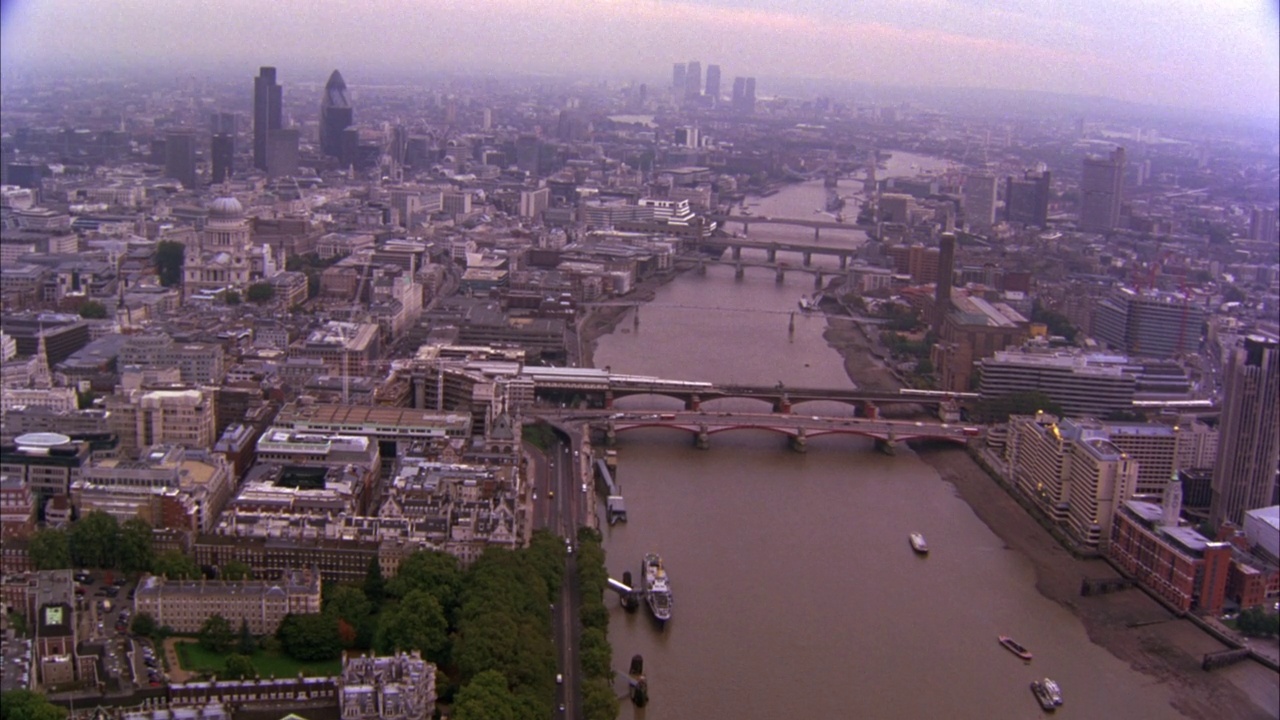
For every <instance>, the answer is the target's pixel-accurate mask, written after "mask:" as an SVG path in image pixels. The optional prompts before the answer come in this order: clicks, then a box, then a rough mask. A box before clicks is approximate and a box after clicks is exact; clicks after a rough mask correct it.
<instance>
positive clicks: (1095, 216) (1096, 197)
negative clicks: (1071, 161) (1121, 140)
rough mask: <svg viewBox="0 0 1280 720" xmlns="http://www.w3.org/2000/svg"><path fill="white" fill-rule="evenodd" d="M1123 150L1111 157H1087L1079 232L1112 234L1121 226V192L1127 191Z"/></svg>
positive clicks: (1082, 186)
mask: <svg viewBox="0 0 1280 720" xmlns="http://www.w3.org/2000/svg"><path fill="white" fill-rule="evenodd" d="M1124 166H1125V161H1124V148H1122V147H1118V148H1116V149H1115V150H1114V151H1112V153H1111V155H1110V157H1105V158H1099V157H1087V158H1085V159H1084V163H1083V166H1082V168H1081V172H1080V229H1081V230H1084V231H1086V232H1110V231H1111V230H1114V229H1115V228H1116V226H1117V225H1119V224H1120V200H1121V194H1122V193H1121V191H1122V190H1123V189H1124Z"/></svg>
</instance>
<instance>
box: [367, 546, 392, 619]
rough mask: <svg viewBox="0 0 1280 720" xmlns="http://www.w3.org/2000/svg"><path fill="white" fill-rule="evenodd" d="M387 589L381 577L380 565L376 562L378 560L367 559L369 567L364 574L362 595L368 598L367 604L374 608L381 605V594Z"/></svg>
mask: <svg viewBox="0 0 1280 720" xmlns="http://www.w3.org/2000/svg"><path fill="white" fill-rule="evenodd" d="M386 589H387V581H386V580H384V579H383V577H382V565H381V564H380V563H379V562H378V558H377V557H376V556H375V557H371V558H369V566H368V567H367V568H366V569H365V573H364V595H365V597H367V598H369V602H371V603H373V605H374V607H377V606H379V605H381V604H382V597H383V594H384V593H385V592H386Z"/></svg>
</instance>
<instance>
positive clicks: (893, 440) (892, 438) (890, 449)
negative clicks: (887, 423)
mask: <svg viewBox="0 0 1280 720" xmlns="http://www.w3.org/2000/svg"><path fill="white" fill-rule="evenodd" d="M897 444H898V440H897V435H896V434H895V433H894V432H893V429H892V428H891V429H890V430H889V437H887V438H885V439H883V440H880V439H877V440H876V449H877V450H879V451H880V452H882V453H884V454H885V455H894V454H896V453H897V451H896V450H895V449H894V448H895V446H896V445H897Z"/></svg>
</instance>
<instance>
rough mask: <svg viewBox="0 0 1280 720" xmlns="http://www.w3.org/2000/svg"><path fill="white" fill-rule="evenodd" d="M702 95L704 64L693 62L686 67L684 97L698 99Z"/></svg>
mask: <svg viewBox="0 0 1280 720" xmlns="http://www.w3.org/2000/svg"><path fill="white" fill-rule="evenodd" d="M700 95H702V63H700V62H698V61H697V60H691V61H689V63H688V64H686V65H685V72H684V96H685V97H687V98H696V97H699V96H700Z"/></svg>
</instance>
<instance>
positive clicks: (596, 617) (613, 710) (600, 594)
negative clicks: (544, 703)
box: [576, 527, 618, 720]
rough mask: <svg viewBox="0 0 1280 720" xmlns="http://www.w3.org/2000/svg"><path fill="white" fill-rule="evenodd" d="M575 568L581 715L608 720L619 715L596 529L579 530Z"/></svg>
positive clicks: (604, 577) (601, 553)
mask: <svg viewBox="0 0 1280 720" xmlns="http://www.w3.org/2000/svg"><path fill="white" fill-rule="evenodd" d="M577 571H578V572H577V578H576V580H577V582H578V590H579V594H580V595H581V596H582V608H581V618H582V634H581V636H580V637H579V641H578V646H579V647H578V649H579V653H580V657H581V658H582V674H583V682H582V705H583V714H584V715H586V717H587V720H609V719H611V718H616V717H617V716H618V698H617V696H616V695H614V694H613V649H612V647H611V646H610V645H609V610H608V609H607V608H606V607H605V606H604V595H605V590H606V586H607V585H608V583H609V572H608V570H606V569H605V565H604V548H603V547H602V546H601V544H600V532H599V531H598V530H594V529H592V528H585V527H584V528H581V529H580V530H578V562H577Z"/></svg>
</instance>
